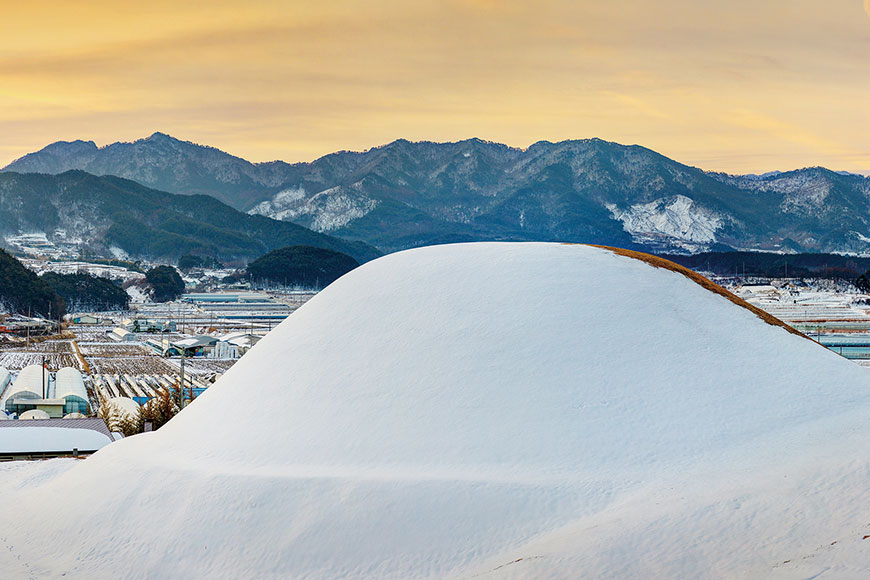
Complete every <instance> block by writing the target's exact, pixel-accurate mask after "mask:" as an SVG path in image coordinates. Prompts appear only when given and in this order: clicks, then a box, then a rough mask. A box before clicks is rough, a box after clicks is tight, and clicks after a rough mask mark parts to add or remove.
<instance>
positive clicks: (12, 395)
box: [0, 365, 90, 419]
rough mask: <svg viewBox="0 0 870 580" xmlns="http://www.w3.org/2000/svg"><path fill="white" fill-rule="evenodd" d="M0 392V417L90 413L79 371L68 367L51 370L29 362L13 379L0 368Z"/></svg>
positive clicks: (62, 415) (38, 416)
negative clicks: (1, 394)
mask: <svg viewBox="0 0 870 580" xmlns="http://www.w3.org/2000/svg"><path fill="white" fill-rule="evenodd" d="M0 393H3V398H2V411H0V419H4V418H9V417H18V418H20V419H29V418H43V417H67V416H70V415H71V416H73V417H77V416H83V415H87V414H88V413H89V412H90V407H89V405H88V392H87V389H86V388H85V383H84V380H83V378H82V374H81V373H80V372H79V370H78V369H75V368H72V367H64V368H62V369H60V370H58V371H57V372H56V373H51V372H49V371H48V370H47V369H45V368H44V367H42V366H41V365H30V366H28V367H25V368H23V369H22V370H21V372H19V373H18V376H17V377H16V378H15V380H14V381H12V378H11V375H10V373H9V371H8V370H6V369H4V368H0Z"/></svg>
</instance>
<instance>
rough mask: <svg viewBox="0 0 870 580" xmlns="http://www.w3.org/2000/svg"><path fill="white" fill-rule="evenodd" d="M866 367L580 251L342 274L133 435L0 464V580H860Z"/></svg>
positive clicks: (717, 302) (478, 249) (526, 247)
mask: <svg viewBox="0 0 870 580" xmlns="http://www.w3.org/2000/svg"><path fill="white" fill-rule="evenodd" d="M868 442H870V373H867V371H866V370H864V369H861V368H860V367H858V366H856V365H854V364H852V363H850V362H848V361H846V360H845V359H842V358H840V357H839V356H837V355H835V354H833V353H831V352H829V351H827V350H826V349H824V348H822V347H820V346H818V345H816V344H814V343H813V342H811V341H809V340H807V339H805V338H802V337H800V336H796V335H794V334H790V333H788V332H787V331H786V330H784V329H783V328H780V327H774V326H771V325H769V324H767V323H765V322H764V321H762V320H761V319H759V318H758V317H757V316H756V315H755V314H753V313H752V312H750V311H749V310H746V309H744V308H742V307H740V306H737V305H735V304H734V303H732V302H730V301H728V300H726V299H725V298H723V297H722V296H719V295H716V294H714V293H712V292H710V291H708V290H706V289H704V288H702V287H701V286H699V285H698V284H696V283H695V282H693V281H691V280H690V279H688V278H687V277H685V276H683V275H681V274H678V273H675V272H671V271H668V270H665V269H661V268H654V267H652V266H650V265H648V264H646V263H643V262H641V261H639V260H635V259H633V258H629V257H624V256H618V255H615V254H613V253H611V252H609V251H607V250H603V249H597V248H591V247H586V246H571V245H557V244H469V245H452V246H440V247H430V248H423V249H418V250H411V251H406V252H402V253H399V254H393V255H389V256H386V257H384V258H381V259H378V260H375V261H374V262H370V263H368V264H366V265H364V266H362V267H361V268H359V269H357V270H355V271H353V272H351V273H350V274H348V275H346V276H344V277H343V278H341V279H339V280H338V281H337V282H335V283H334V284H332V285H331V286H330V287H329V288H327V289H326V290H325V291H323V292H322V293H321V294H319V295H318V296H317V297H316V298H314V299H313V300H311V301H310V302H309V303H307V304H306V305H305V306H304V307H303V308H301V309H300V310H299V311H297V312H296V313H295V314H293V316H291V317H290V318H289V319H288V320H287V321H285V322H284V323H282V324H281V325H280V326H279V327H278V328H277V329H275V330H274V331H273V332H272V333H271V334H270V335H269V336H267V337H266V338H265V339H264V340H262V341H261V342H260V343H259V344H258V345H257V346H256V347H255V348H254V349H253V350H252V351H251V352H250V353H249V354H247V355H246V356H245V357H244V358H243V360H242V361H240V362H239V363H238V364H237V365H235V366H234V367H233V368H232V369H231V370H230V371H229V372H227V374H226V375H225V376H224V377H223V378H222V379H221V380H220V382H219V383H217V384H216V385H215V386H214V387H212V388H211V389H209V390H208V391H207V392H206V393H205V394H204V395H203V396H202V397H200V398H199V399H198V400H197V401H196V402H195V403H194V404H193V405H191V406H190V407H188V408H187V409H186V410H185V411H184V412H182V413H181V414H180V415H179V416H178V417H177V418H176V419H174V420H173V421H172V422H171V423H169V424H168V425H167V426H166V427H164V428H163V429H161V430H160V431H158V432H156V433H152V434H146V435H138V436H135V437H132V438H129V439H125V440H122V441H120V442H117V443H113V444H111V445H109V446H108V447H106V448H104V449H103V450H101V451H100V452H98V453H97V454H95V455H94V456H92V457H91V458H89V459H87V460H85V461H81V462H72V461H63V460H55V461H50V462H45V463H35V464H15V465H12V466H5V465H4V466H0V494H2V497H3V501H4V509H3V510H2V513H0V570H3V575H4V578H17V577H21V578H27V577H34V578H52V577H60V576H61V575H64V574H65V578H329V579H334V578H395V579H412V578H457V579H458V578H535V579H538V578H566V579H568V578H571V579H573V578H581V577H582V578H720V577H734V578H808V577H814V575H818V574H822V573H825V572H827V576H826V577H828V576H829V577H831V578H865V577H866V576H867V570H868V563H870V539H868V540H863V539H862V538H863V537H864V536H865V535H868V534H870V500H868V499H867V498H870V451H868V449H870V446H868Z"/></svg>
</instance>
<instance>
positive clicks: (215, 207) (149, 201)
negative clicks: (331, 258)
mask: <svg viewBox="0 0 870 580" xmlns="http://www.w3.org/2000/svg"><path fill="white" fill-rule="evenodd" d="M22 232H40V233H45V234H46V237H47V238H48V239H49V241H52V242H55V243H58V244H65V245H69V246H72V247H76V248H77V250H78V251H79V252H81V253H84V254H89V255H113V254H115V255H119V254H126V255H129V256H134V257H139V258H152V259H163V260H166V259H169V260H172V261H174V260H175V259H177V258H178V257H179V256H180V255H181V254H185V253H188V254H199V255H207V256H214V257H216V258H219V259H221V260H223V261H226V262H232V261H241V262H248V261H250V260H253V259H254V258H257V257H258V256H260V255H262V254H265V253H266V252H268V251H270V250H273V249H275V248H280V247H285V246H293V245H308V246H316V247H321V248H327V249H331V250H335V251H338V252H342V253H346V254H349V255H351V256H353V257H354V258H356V259H357V260H358V261H361V262H362V261H366V260H370V259H372V258H374V257H376V256H378V255H380V252H378V251H377V250H376V249H375V248H373V247H371V246H368V245H366V244H364V243H362V242H353V241H347V240H342V239H339V238H335V237H333V236H328V235H325V234H321V233H318V232H313V231H311V230H309V229H307V228H305V227H302V226H299V225H296V224H293V223H289V222H281V221H276V220H273V219H269V218H267V217H264V216H259V215H249V214H245V213H242V212H239V211H237V210H235V209H233V208H231V207H229V206H228V205H226V204H224V203H222V202H220V201H219V200H217V199H215V198H213V197H210V196H207V195H176V194H172V193H166V192H163V191H158V190H155V189H151V188H148V187H145V186H144V185H141V184H139V183H136V182H134V181H130V180H128V179H123V178H120V177H115V176H95V175H91V174H89V173H86V172H84V171H79V170H70V171H66V172H64V173H61V174H60V175H47V174H34V173H30V174H22V173H14V172H4V173H0V235H4V236H11V235H15V234H19V233H22Z"/></svg>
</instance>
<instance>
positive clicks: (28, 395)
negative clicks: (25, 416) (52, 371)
mask: <svg viewBox="0 0 870 580" xmlns="http://www.w3.org/2000/svg"><path fill="white" fill-rule="evenodd" d="M48 384H49V374H48V372H47V371H45V369H43V368H42V367H41V366H40V365H30V366H28V367H24V368H23V369H22V370H21V372H20V373H18V378H16V379H15V382H14V383H12V386H11V387H9V392H8V393H7V395H6V412H7V413H9V414H12V413H18V414H19V415H20V414H22V413H24V412H25V411H29V410H31V409H35V408H36V401H41V400H42V399H43V398H44V397H45V395H47V394H48ZM28 401H32V402H28Z"/></svg>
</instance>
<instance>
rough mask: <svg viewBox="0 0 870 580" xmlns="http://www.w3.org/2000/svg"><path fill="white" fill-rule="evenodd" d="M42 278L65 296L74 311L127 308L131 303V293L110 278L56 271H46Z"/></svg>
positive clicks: (64, 298) (59, 293)
mask: <svg viewBox="0 0 870 580" xmlns="http://www.w3.org/2000/svg"><path fill="white" fill-rule="evenodd" d="M40 278H41V279H42V280H43V281H44V282H46V283H47V284H48V285H49V286H51V288H52V289H53V290H54V291H55V292H57V294H58V295H59V296H60V297H62V298H63V300H64V302H66V304H67V306H68V307H69V309H70V310H71V311H72V312H86V311H88V310H90V311H106V310H126V309H127V306H128V305H129V303H130V295H129V294H127V292H126V291H125V290H124V289H123V288H121V285H120V284H119V283H116V282H114V281H113V280H109V279H108V278H100V277H98V276H93V275H91V274H87V273H80V274H58V273H56V272H45V273H44V274H42V276H40Z"/></svg>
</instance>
